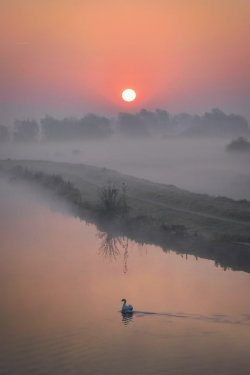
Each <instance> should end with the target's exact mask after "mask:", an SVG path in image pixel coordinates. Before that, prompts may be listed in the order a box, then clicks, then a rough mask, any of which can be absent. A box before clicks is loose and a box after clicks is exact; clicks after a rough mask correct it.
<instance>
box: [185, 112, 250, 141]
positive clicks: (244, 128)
mask: <svg viewBox="0 0 250 375" xmlns="http://www.w3.org/2000/svg"><path fill="white" fill-rule="evenodd" d="M248 132H249V127H248V123H247V120H246V119H245V118H244V117H242V116H240V115H236V114H230V115H227V114H225V113H224V112H223V111H221V110H220V109H218V108H215V109H213V110H212V111H211V112H206V113H205V114H204V115H203V116H200V118H199V121H194V120H193V125H192V126H190V127H189V128H188V129H187V130H186V131H183V133H182V134H183V135H187V136H198V137H206V136H212V137H217V136H219V137H221V136H227V137H228V136H235V135H245V134H247V133H248Z"/></svg>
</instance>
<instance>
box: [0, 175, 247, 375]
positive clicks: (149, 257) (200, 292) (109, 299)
mask: <svg viewBox="0 0 250 375" xmlns="http://www.w3.org/2000/svg"><path fill="white" fill-rule="evenodd" d="M48 197H49V194H47V193H44V192H43V191H42V190H40V189H34V187H30V186H29V185H26V184H21V185H19V184H18V185H14V184H13V183H11V184H10V183H9V182H6V181H5V180H2V179H0V224H1V225H0V236H1V248H0V264H1V266H0V275H1V284H0V292H1V313H0V334H1V344H0V358H1V361H0V373H3V374H8V375H12V374H13V375H14V374H17V373H18V374H27V373H32V374H34V375H36V374H53V375H54V374H64V373H65V374H66V373H67V374H68V373H74V374H78V373H83V374H93V375H95V374H96V375H97V374H100V372H101V373H102V374H107V375H108V374H118V373H122V374H138V373H144V374H150V375H153V374H156V375H158V374H165V373H166V372H167V371H170V372H171V373H176V374H184V373H185V374H188V375H189V374H190V375H191V374H192V375H196V374H197V375H198V374H200V373H201V372H202V373H204V374H207V375H210V374H211V371H215V372H216V373H221V374H223V375H224V374H225V375H228V374H230V375H232V374H236V373H237V374H242V375H243V374H244V375H245V374H246V373H248V372H249V370H250V362H249V355H248V343H249V340H250V325H249V324H250V323H249V322H250V321H249V313H250V303H249V298H248V296H249V293H250V289H249V288H250V276H249V274H246V273H244V272H233V271H230V270H227V271H224V270H223V269H222V268H218V267H215V265H214V263H213V262H212V261H208V260H201V259H198V260H197V259H195V257H193V256H187V257H181V256H180V255H177V254H175V253H174V252H168V253H165V252H163V251H162V250H161V249H160V248H158V247H155V246H139V245H138V244H136V243H135V242H132V241H130V240H129V239H126V238H117V239H113V241H116V242H115V243H116V245H117V247H116V249H117V252H116V254H112V253H109V254H108V253H107V252H106V251H105V241H107V236H106V235H105V234H104V233H100V232H99V231H98V230H97V228H96V227H95V226H94V225H87V224H86V223H85V222H83V221H80V220H79V219H78V218H74V217H73V216H72V213H71V211H70V207H67V205H64V203H63V202H60V200H58V202H57V203H56V204H54V205H51V201H50V200H49V199H48ZM60 205H61V206H60ZM124 297H126V298H127V300H128V302H129V303H132V304H133V305H134V309H135V311H136V312H135V313H134V315H132V316H131V317H127V316H126V317H124V316H122V314H121V313H120V312H119V310H120V308H121V303H120V301H121V299H122V298H124ZM229 353H230V356H229Z"/></svg>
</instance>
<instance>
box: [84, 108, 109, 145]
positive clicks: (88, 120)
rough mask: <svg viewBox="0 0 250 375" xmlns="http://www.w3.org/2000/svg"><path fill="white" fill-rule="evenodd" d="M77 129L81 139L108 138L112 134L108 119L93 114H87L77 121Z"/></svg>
mask: <svg viewBox="0 0 250 375" xmlns="http://www.w3.org/2000/svg"><path fill="white" fill-rule="evenodd" d="M78 129H79V136H80V137H81V138H82V139H103V138H109V137H110V136H111V135H112V133H113V130H112V129H111V121H110V119H108V118H107V117H104V116H97V115H95V114H94V113H89V114H87V115H86V116H85V117H83V118H82V119H81V120H79V124H78Z"/></svg>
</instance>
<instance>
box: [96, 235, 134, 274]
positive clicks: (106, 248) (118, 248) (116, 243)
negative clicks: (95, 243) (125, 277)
mask: <svg viewBox="0 0 250 375" xmlns="http://www.w3.org/2000/svg"><path fill="white" fill-rule="evenodd" d="M98 237H99V238H100V239H101V244H100V247H99V254H101V255H103V256H104V257H105V258H110V260H116V258H117V257H118V256H119V255H120V254H121V253H122V252H123V272H124V273H127V271H128V238H127V237H121V236H114V235H112V234H109V233H106V232H99V233H98Z"/></svg>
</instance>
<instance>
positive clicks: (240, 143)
mask: <svg viewBox="0 0 250 375" xmlns="http://www.w3.org/2000/svg"><path fill="white" fill-rule="evenodd" d="M226 150H227V151H241V152H243V151H244V152H245V151H247V152H250V142H249V141H248V140H247V139H245V138H243V137H239V138H237V139H235V140H233V141H232V142H231V143H229V145H227V147H226Z"/></svg>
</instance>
